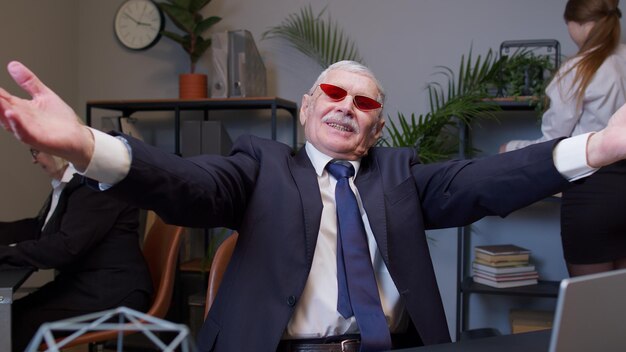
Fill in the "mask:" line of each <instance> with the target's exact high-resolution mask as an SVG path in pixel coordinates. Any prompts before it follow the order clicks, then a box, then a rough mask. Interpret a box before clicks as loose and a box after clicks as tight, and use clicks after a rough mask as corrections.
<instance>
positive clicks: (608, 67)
mask: <svg viewBox="0 0 626 352" xmlns="http://www.w3.org/2000/svg"><path fill="white" fill-rule="evenodd" d="M618 3H619V0H569V1H568V2H567V5H566V7H565V13H564V18H565V22H566V23H567V28H568V31H569V34H570V36H571V38H572V40H573V41H574V42H575V43H576V45H577V46H578V48H579V51H578V53H577V54H576V56H574V57H572V58H571V59H569V60H568V61H566V62H565V63H564V64H563V65H562V66H561V68H560V69H559V71H558V72H557V74H556V75H555V77H554V79H553V80H552V82H551V83H550V85H549V86H548V88H547V89H546V95H547V96H548V98H549V99H550V108H549V109H548V110H547V111H546V112H545V113H544V115H543V118H542V124H541V131H542V134H543V135H542V137H541V138H539V139H536V140H514V141H510V142H508V143H506V144H504V145H503V146H502V147H501V148H500V151H501V152H504V151H511V150H515V149H519V148H522V147H525V146H528V145H530V144H534V143H538V142H541V141H546V140H550V139H554V138H558V137H569V136H575V135H579V134H583V133H587V132H594V131H599V130H601V129H602V128H604V127H605V126H606V124H607V123H608V120H609V118H610V117H611V115H612V114H613V113H614V112H615V111H616V110H617V109H618V108H619V107H620V106H622V105H623V104H624V103H625V102H626V45H623V44H620V31H621V29H620V18H621V11H620V10H619V8H618ZM624 209H626V163H624V162H620V163H616V164H613V165H610V166H608V167H604V168H602V169H600V170H598V172H596V174H594V175H593V176H591V177H589V178H587V179H585V180H584V181H581V182H580V183H579V184H577V185H575V186H574V187H572V188H570V189H569V190H568V191H566V192H563V200H562V205H561V239H562V243H563V253H564V256H565V261H566V262H567V267H568V270H569V273H570V275H571V276H577V275H584V274H589V273H594V272H601V271H608V270H613V269H617V268H626V216H625V215H626V214H624Z"/></svg>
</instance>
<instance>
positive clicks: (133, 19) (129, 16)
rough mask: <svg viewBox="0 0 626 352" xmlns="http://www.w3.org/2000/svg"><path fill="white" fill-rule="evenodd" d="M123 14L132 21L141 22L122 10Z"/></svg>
mask: <svg viewBox="0 0 626 352" xmlns="http://www.w3.org/2000/svg"><path fill="white" fill-rule="evenodd" d="M124 16H126V17H128V18H130V19H131V20H132V21H133V22H135V23H136V24H138V25H139V24H141V22H139V21H137V20H136V19H135V18H134V17H133V16H131V15H129V14H128V12H124Z"/></svg>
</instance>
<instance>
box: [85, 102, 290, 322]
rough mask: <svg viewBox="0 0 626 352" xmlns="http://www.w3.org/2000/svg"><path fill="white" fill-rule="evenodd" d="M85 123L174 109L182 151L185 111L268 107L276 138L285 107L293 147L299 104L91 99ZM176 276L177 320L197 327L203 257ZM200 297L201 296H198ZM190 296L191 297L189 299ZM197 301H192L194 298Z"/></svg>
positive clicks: (182, 266) (185, 265) (182, 265)
mask: <svg viewBox="0 0 626 352" xmlns="http://www.w3.org/2000/svg"><path fill="white" fill-rule="evenodd" d="M86 109H87V111H86V115H85V116H86V117H85V120H86V124H87V125H88V126H91V124H92V117H93V112H94V110H95V109H101V110H108V111H117V112H119V113H120V114H121V116H123V117H132V115H133V114H135V113H137V112H163V111H165V112H167V111H171V112H173V126H172V128H173V131H174V149H175V150H174V153H176V154H178V155H180V154H181V146H180V133H181V123H182V122H183V121H184V117H183V116H181V113H182V112H184V111H201V112H203V114H204V115H203V119H204V120H205V121H208V120H209V112H210V111H214V110H220V111H227V110H233V111H234V110H269V111H270V114H271V115H270V130H271V138H272V139H273V140H276V136H277V133H276V132H277V131H276V130H277V120H278V110H284V111H286V112H287V113H289V115H290V117H291V132H292V140H291V144H292V148H293V149H294V150H295V149H296V148H297V126H298V105H297V104H296V103H295V102H292V101H289V100H286V99H283V98H279V97H241V98H240V97H237V98H208V99H145V100H98V101H88V102H87V105H86ZM200 231H203V234H204V235H203V240H204V244H199V246H203V247H201V248H207V244H208V237H209V229H204V230H200ZM178 270H179V272H180V274H182V275H179V276H178V277H177V280H178V281H179V284H178V285H177V291H176V292H175V297H176V298H175V299H174V300H175V304H174V305H173V307H172V310H174V311H175V313H174V315H175V316H176V317H178V318H177V319H178V320H181V321H182V322H186V323H187V324H188V325H190V326H191V327H192V329H198V328H199V324H201V322H202V321H203V318H204V315H203V308H201V307H200V308H198V307H199V304H196V303H198V302H197V301H198V299H199V300H202V299H203V297H204V296H203V295H198V292H201V291H202V290H204V289H206V272H205V270H204V269H203V268H202V267H201V259H194V258H192V259H191V260H190V261H188V262H181V263H180V264H179V268H178ZM198 297H199V298H198ZM188 298H189V299H188ZM192 300H193V301H194V302H193V304H192V302H191V301H192Z"/></svg>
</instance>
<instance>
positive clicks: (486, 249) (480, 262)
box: [472, 244, 539, 288]
mask: <svg viewBox="0 0 626 352" xmlns="http://www.w3.org/2000/svg"><path fill="white" fill-rule="evenodd" d="M474 257H475V259H474V262H473V263H472V271H473V273H474V282H477V283H480V284H483V285H488V286H492V287H497V288H506V287H518V286H526V285H534V284H536V283H537V279H538V278H539V275H538V274H537V271H536V270H535V266H534V265H532V264H531V263H530V251H529V250H528V249H526V248H522V247H519V246H516V245H513V244H499V245H488V246H476V247H474Z"/></svg>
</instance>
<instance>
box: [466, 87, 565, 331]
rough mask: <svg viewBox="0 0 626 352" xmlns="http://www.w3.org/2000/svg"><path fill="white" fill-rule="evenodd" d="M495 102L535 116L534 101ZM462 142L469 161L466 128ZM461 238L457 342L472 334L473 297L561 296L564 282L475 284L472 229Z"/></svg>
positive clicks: (555, 200)
mask: <svg viewBox="0 0 626 352" xmlns="http://www.w3.org/2000/svg"><path fill="white" fill-rule="evenodd" d="M494 101H495V102H496V103H497V104H498V105H499V106H500V107H501V109H502V111H504V112H509V111H529V112H532V111H533V110H534V107H532V106H531V105H530V98H527V97H519V98H497V99H494ZM460 133H461V136H460V137H461V138H460V140H461V142H460V144H461V145H460V148H459V154H460V155H459V157H461V158H465V157H467V152H466V150H467V148H468V144H469V131H468V128H467V127H466V126H461V128H460ZM543 201H546V202H560V199H559V198H558V197H548V198H546V199H545V200H543ZM457 231H458V237H457V247H458V248H457V253H459V258H458V262H457V282H458V288H457V302H456V303H457V310H456V313H457V316H456V339H457V340H459V339H460V338H461V333H462V332H463V331H467V330H468V325H469V314H468V312H467V311H468V307H469V297H470V295H472V294H483V295H499V296H516V297H536V298H552V299H556V298H557V297H558V292H559V284H560V281H546V280H539V283H538V284H536V285H529V286H521V287H512V288H494V287H490V286H487V285H482V284H479V283H475V282H474V280H473V279H472V277H471V267H472V266H471V259H472V248H471V246H470V236H471V226H465V227H459V228H458V230H457Z"/></svg>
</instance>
